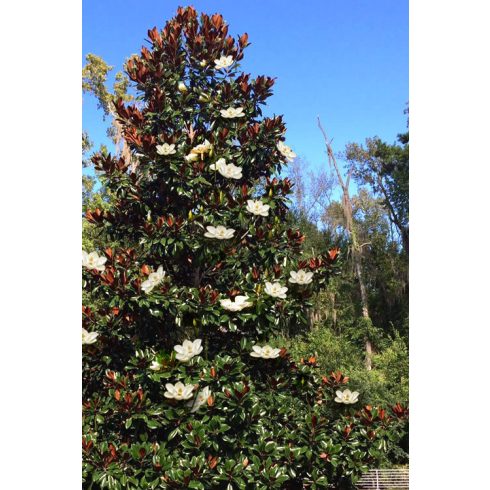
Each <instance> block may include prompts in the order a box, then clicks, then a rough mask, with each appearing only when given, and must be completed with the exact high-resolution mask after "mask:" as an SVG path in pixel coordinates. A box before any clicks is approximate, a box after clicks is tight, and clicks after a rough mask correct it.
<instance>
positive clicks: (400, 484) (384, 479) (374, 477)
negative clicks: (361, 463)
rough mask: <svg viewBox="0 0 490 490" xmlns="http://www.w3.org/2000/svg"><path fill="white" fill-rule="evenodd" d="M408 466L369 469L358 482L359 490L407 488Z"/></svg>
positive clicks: (399, 489) (405, 489)
mask: <svg viewBox="0 0 490 490" xmlns="http://www.w3.org/2000/svg"><path fill="white" fill-rule="evenodd" d="M408 482H409V478H408V468H393V469H382V470H369V471H368V472H367V473H364V475H362V478H361V479H360V480H359V481H358V482H357V485H356V486H357V488H358V489H359V490H407V489H408Z"/></svg>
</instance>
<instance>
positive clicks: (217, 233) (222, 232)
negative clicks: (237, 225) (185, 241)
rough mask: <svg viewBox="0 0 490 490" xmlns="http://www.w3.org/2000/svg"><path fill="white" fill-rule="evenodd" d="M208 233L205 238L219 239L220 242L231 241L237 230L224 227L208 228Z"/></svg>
mask: <svg viewBox="0 0 490 490" xmlns="http://www.w3.org/2000/svg"><path fill="white" fill-rule="evenodd" d="M206 230H208V231H207V232H206V233H204V236H205V237H208V238H217V239H218V240H228V239H230V238H231V237H232V236H233V234H234V233H235V230H234V229H233V228H225V227H224V226H221V225H218V226H216V227H215V226H206Z"/></svg>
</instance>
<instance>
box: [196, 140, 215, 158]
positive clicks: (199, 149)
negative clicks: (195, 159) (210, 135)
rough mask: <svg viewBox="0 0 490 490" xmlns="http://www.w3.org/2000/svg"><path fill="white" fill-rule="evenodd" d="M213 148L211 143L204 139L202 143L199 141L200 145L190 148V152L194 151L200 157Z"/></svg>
mask: <svg viewBox="0 0 490 490" xmlns="http://www.w3.org/2000/svg"><path fill="white" fill-rule="evenodd" d="M212 148H213V145H212V144H211V143H210V142H209V141H208V140H204V143H201V144H200V145H197V146H195V147H194V148H192V150H191V153H194V154H196V155H201V158H202V157H203V155H204V154H205V153H209V152H210V151H211V149H212Z"/></svg>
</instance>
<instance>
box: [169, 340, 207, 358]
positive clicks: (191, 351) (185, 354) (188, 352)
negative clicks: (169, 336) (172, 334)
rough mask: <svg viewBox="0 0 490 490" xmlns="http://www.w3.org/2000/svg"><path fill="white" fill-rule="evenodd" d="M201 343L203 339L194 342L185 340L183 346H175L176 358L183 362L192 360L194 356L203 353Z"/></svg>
mask: <svg viewBox="0 0 490 490" xmlns="http://www.w3.org/2000/svg"><path fill="white" fill-rule="evenodd" d="M201 342H202V340H201V339H196V340H194V342H191V341H190V340H184V342H182V345H176V346H174V351H175V352H177V354H176V356H175V357H176V358H177V359H178V360H179V361H182V362H187V361H189V360H191V359H192V358H193V357H194V356H197V355H199V354H200V353H201V352H202V346H201Z"/></svg>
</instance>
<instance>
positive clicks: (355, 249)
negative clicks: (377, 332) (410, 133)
mask: <svg viewBox="0 0 490 490" xmlns="http://www.w3.org/2000/svg"><path fill="white" fill-rule="evenodd" d="M318 127H319V128H320V131H321V132H322V134H323V138H324V140H325V146H326V148H327V155H328V161H329V163H330V165H333V167H334V169H335V172H336V174H337V179H338V181H339V185H340V187H341V188H342V208H343V211H344V218H345V229H346V231H347V233H348V234H349V236H350V238H351V242H352V261H353V263H354V272H355V275H356V279H357V282H358V283H359V290H360V293H361V310H362V317H363V318H364V319H365V320H367V324H370V322H371V319H370V317H369V307H368V296H367V291H366V284H365V282H364V278H363V274H362V265H361V259H362V257H361V247H360V246H359V243H358V240H357V236H356V233H355V229H354V226H353V219H352V201H351V199H350V196H349V181H350V176H351V172H349V173H348V174H347V179H346V182H344V179H343V178H342V175H341V173H340V170H339V166H338V165H337V160H336V159H335V155H334V152H333V150H332V147H331V145H330V141H329V140H328V137H327V134H326V133H325V130H324V129H323V127H322V124H321V122H320V118H319V117H318ZM372 352H373V348H372V344H371V340H370V339H369V337H368V334H366V340H365V353H366V358H365V365H366V369H367V370H368V371H370V370H371V368H372Z"/></svg>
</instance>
